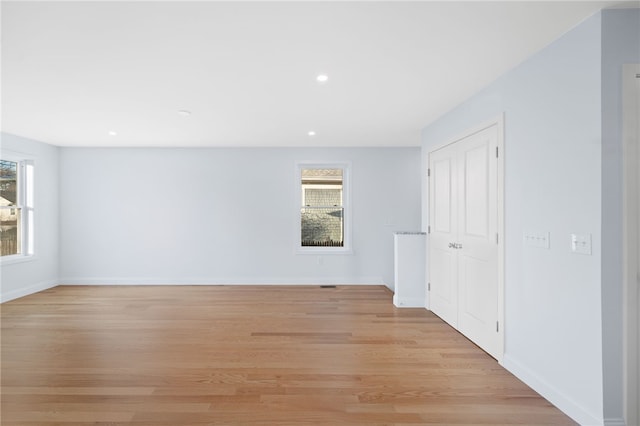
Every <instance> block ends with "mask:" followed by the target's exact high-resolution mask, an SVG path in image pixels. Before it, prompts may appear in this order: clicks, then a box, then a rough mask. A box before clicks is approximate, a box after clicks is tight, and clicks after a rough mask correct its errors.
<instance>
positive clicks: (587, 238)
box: [571, 234, 591, 255]
mask: <svg viewBox="0 0 640 426" xmlns="http://www.w3.org/2000/svg"><path fill="white" fill-rule="evenodd" d="M571 251H572V252H573V253H578V254H588V255H590V254H591V234H571Z"/></svg>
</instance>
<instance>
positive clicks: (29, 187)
mask: <svg viewBox="0 0 640 426" xmlns="http://www.w3.org/2000/svg"><path fill="white" fill-rule="evenodd" d="M25 180H26V182H24V183H25V185H26V188H25V192H26V194H25V196H26V199H27V204H26V205H27V207H33V163H31V162H27V163H26V165H25Z"/></svg>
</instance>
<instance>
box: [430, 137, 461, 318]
mask: <svg viewBox="0 0 640 426" xmlns="http://www.w3.org/2000/svg"><path fill="white" fill-rule="evenodd" d="M455 155H456V153H455V151H451V150H447V149H443V150H439V151H436V152H433V153H432V154H431V155H430V160H429V161H430V169H431V178H430V179H429V186H430V187H429V204H430V215H431V217H432V218H433V220H432V222H433V227H432V229H431V233H430V235H429V237H430V238H429V241H430V243H429V259H431V260H430V269H429V270H430V273H429V282H430V285H431V293H430V299H429V300H430V309H431V310H432V311H433V312H434V313H435V314H436V315H438V316H439V317H440V318H442V319H443V320H445V321H446V322H448V323H449V324H451V325H452V326H453V327H457V324H458V289H457V286H456V284H455V283H456V282H457V269H456V262H457V261H456V258H455V253H454V249H453V248H451V247H449V243H450V242H452V241H455V239H454V238H455V235H456V233H457V230H456V228H457V221H456V220H454V218H455V217H456V215H457V211H456V208H457V206H456V203H457V200H456V198H455V197H454V194H455V188H456V185H457V176H456V170H455Z"/></svg>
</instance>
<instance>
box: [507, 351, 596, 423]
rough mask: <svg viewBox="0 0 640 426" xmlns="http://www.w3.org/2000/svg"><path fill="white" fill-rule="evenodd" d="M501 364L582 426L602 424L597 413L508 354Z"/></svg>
mask: <svg viewBox="0 0 640 426" xmlns="http://www.w3.org/2000/svg"><path fill="white" fill-rule="evenodd" d="M502 366H503V367H504V368H506V369H507V370H509V372H511V373H512V374H513V375H514V376H516V377H517V378H518V379H520V380H522V381H523V382H524V383H526V384H527V386H529V387H530V388H532V389H533V390H535V391H536V392H538V393H539V394H540V395H542V396H543V397H544V398H546V399H547V400H548V401H549V402H551V403H552V404H553V405H555V406H556V407H558V409H560V410H561V411H562V412H563V413H565V414H566V415H567V416H569V417H571V418H572V419H573V420H575V421H576V422H578V423H579V424H581V425H583V426H602V425H603V424H604V420H603V419H602V418H601V417H597V415H594V414H593V413H591V412H590V411H589V410H587V409H585V407H583V406H581V405H580V404H578V403H577V402H576V401H574V400H573V399H571V398H570V397H568V396H567V395H566V394H564V393H562V392H560V391H559V390H558V389H556V388H555V387H554V386H553V385H552V384H550V383H548V382H547V381H546V380H544V379H542V378H541V377H540V376H539V375H537V374H536V373H535V372H534V371H532V370H530V369H529V368H528V367H526V366H524V365H522V364H521V363H519V362H518V361H516V360H514V359H513V358H511V357H510V356H509V355H508V354H505V355H504V359H503V360H502Z"/></svg>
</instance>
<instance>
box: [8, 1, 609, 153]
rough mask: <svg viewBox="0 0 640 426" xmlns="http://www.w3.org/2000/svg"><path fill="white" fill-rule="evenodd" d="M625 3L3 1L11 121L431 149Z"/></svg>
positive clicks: (228, 142) (186, 138) (54, 136)
mask: <svg viewBox="0 0 640 426" xmlns="http://www.w3.org/2000/svg"><path fill="white" fill-rule="evenodd" d="M617 3H620V2H606V1H603V2H596V1H588V2H580V1H571V2H519V1H508V2H507V1H502V2H482V1H475V2H450V1H449V2H434V1H428V2H392V1H389V2H362V1H361V2H269V1H261V2H207V1H199V2H182V1H171V2H170V1H165V2H148V1H137V2H136V1H134V2H92V1H84V2H83V1H76V2H56V1H47V2H30V1H15V2H8V1H3V2H2V5H1V6H2V9H1V14H2V95H1V97H2V98H1V100H2V131H4V132H8V133H13V134H17V135H21V136H25V137H29V138H33V139H37V140H41V141H44V142H48V143H51V144H55V145H61V146H141V147H146V146H172V147H174V146H179V147H182V146H188V147H200V146H202V147H204V146H225V147H226V146H234V147H235V146H251V147H260V146H305V147H306V146H418V145H419V144H420V129H421V128H422V127H424V126H425V125H427V124H429V123H430V122H431V121H433V120H435V119H436V118H438V117H439V116H441V115H442V114H444V113H445V112H447V111H448V110H450V109H451V108H453V107H454V106H456V105H457V104H459V103H460V102H462V101H464V100H465V99H467V98H469V97H470V96H471V95H473V94H474V93H475V92H477V91H478V90H479V89H481V88H482V87H484V86H486V85H487V84H489V83H491V82H492V81H493V80H495V79H496V78H497V77H499V76H500V75H501V74H503V73H505V72H506V71H508V70H509V69H511V68H513V67H514V66H516V65H518V64H519V63H521V62H522V61H523V60H525V59H526V58H527V57H529V56H530V55H532V54H534V53H535V52H536V51H538V50H540V49H541V48H543V47H544V46H546V45H548V44H549V43H550V42H552V41H553V40H554V39H556V38H557V37H559V36H561V35H562V34H563V33H564V32H566V31H567V30H568V29H570V28H571V27H573V26H575V25H577V24H578V23H580V22H581V21H582V20H584V19H585V18H587V17H588V16H590V15H592V14H593V13H595V12H596V11H597V10H599V9H601V8H602V7H606V6H612V5H614V4H617ZM320 73H325V74H326V75H328V76H329V80H328V81H327V82H326V83H324V84H319V83H318V82H317V81H316V76H317V75H318V74H320ZM178 110H188V111H190V112H191V115H190V116H187V117H184V116H181V115H180V114H178ZM310 130H314V131H315V132H317V135H316V136H313V137H310V136H308V134H307V133H308V132H309V131H310ZM109 132H116V133H117V134H116V135H115V136H114V135H110V134H109Z"/></svg>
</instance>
